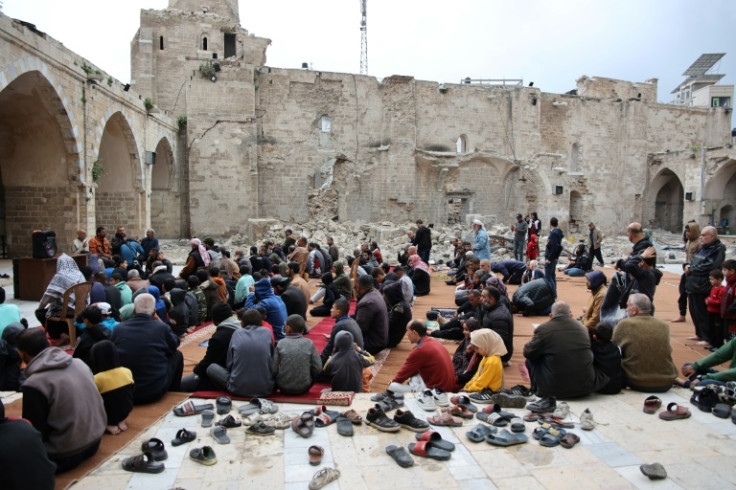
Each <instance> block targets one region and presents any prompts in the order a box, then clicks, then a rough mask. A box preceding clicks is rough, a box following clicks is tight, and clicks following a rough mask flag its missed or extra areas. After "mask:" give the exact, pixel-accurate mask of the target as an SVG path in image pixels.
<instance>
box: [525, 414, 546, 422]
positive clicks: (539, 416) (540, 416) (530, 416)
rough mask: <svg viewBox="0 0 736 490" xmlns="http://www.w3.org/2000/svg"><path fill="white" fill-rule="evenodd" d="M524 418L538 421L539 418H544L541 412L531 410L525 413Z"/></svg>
mask: <svg viewBox="0 0 736 490" xmlns="http://www.w3.org/2000/svg"><path fill="white" fill-rule="evenodd" d="M523 419H524V422H536V421H537V420H542V415H541V414H539V413H534V412H529V413H528V414H526V415H524V417H523Z"/></svg>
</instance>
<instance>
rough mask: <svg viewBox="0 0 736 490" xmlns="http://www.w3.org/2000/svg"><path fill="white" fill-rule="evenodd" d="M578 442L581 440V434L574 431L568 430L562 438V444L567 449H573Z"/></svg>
mask: <svg viewBox="0 0 736 490" xmlns="http://www.w3.org/2000/svg"><path fill="white" fill-rule="evenodd" d="M578 442H580V436H578V435H577V434H575V433H574V432H568V433H567V434H565V435H564V436H562V437H561V438H560V446H562V447H564V448H565V449H572V448H573V446H575V444H577V443H578Z"/></svg>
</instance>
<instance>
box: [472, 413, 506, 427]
mask: <svg viewBox="0 0 736 490" xmlns="http://www.w3.org/2000/svg"><path fill="white" fill-rule="evenodd" d="M475 417H476V418H477V419H478V420H480V421H481V422H485V423H487V424H490V425H492V426H494V427H506V426H507V425H509V419H507V418H506V417H503V416H501V414H500V413H498V412H494V413H483V412H478V413H476V414H475Z"/></svg>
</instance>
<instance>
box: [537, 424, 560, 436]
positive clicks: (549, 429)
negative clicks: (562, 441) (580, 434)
mask: <svg viewBox="0 0 736 490" xmlns="http://www.w3.org/2000/svg"><path fill="white" fill-rule="evenodd" d="M545 434H552V435H553V436H559V437H563V436H564V435H565V434H567V431H566V430H565V429H558V428H557V427H553V426H551V425H549V424H544V425H540V426H539V427H537V428H536V429H534V430H533V431H532V437H533V438H534V439H541V438H542V437H544V435H545Z"/></svg>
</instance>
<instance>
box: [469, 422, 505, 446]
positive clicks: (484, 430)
mask: <svg viewBox="0 0 736 490" xmlns="http://www.w3.org/2000/svg"><path fill="white" fill-rule="evenodd" d="M497 431H498V429H497V428H495V427H491V426H488V425H484V424H478V425H476V426H475V427H474V428H473V429H472V430H469V431H468V432H466V433H465V437H467V438H468V440H469V441H472V442H483V441H485V440H486V436H487V435H490V434H495V433H496V432H497Z"/></svg>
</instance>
